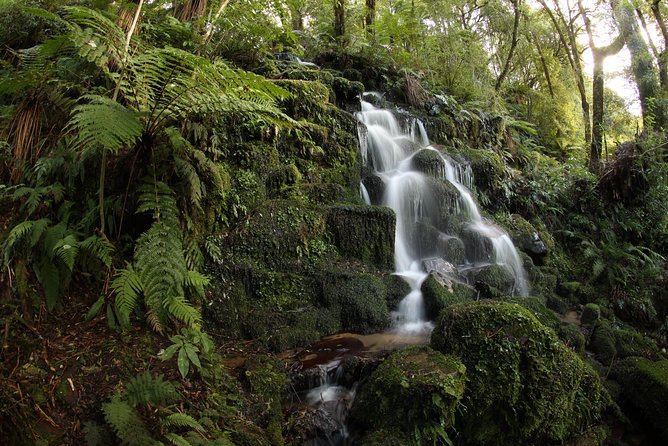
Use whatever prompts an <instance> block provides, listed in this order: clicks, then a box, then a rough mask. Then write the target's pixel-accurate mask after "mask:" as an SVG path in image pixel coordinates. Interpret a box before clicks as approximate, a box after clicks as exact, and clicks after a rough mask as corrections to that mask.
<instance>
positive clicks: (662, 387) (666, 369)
mask: <svg viewBox="0 0 668 446" xmlns="http://www.w3.org/2000/svg"><path fill="white" fill-rule="evenodd" d="M611 376H612V378H613V379H615V380H616V381H618V382H619V383H620V384H621V389H622V395H621V396H622V401H621V406H622V409H625V413H626V414H628V415H632V416H634V417H633V418H636V419H637V420H639V421H640V422H641V423H642V424H643V425H645V427H646V428H647V429H649V430H650V431H651V432H652V433H653V435H654V438H653V439H652V440H653V441H654V442H650V443H648V444H665V442H666V441H668V404H666V402H667V401H668V360H665V359H664V360H661V361H658V362H652V361H650V360H648V359H645V358H627V359H624V360H622V361H620V362H619V363H618V364H616V366H615V367H614V368H613V370H612V374H611Z"/></svg>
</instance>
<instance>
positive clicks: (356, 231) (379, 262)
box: [326, 205, 396, 270]
mask: <svg viewBox="0 0 668 446" xmlns="http://www.w3.org/2000/svg"><path fill="white" fill-rule="evenodd" d="M326 224H327V229H328V230H329V232H330V233H331V235H332V242H333V243H334V245H335V246H336V247H337V248H339V250H340V251H341V254H342V255H343V256H345V257H352V258H355V259H359V260H361V261H362V262H365V263H368V264H371V265H375V266H377V267H379V268H382V269H386V270H393V269H394V230H395V224H396V217H395V214H394V211H392V210H391V209H390V208H387V207H383V206H355V205H342V206H331V207H329V208H328V209H327V212H326Z"/></svg>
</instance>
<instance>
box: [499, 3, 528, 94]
mask: <svg viewBox="0 0 668 446" xmlns="http://www.w3.org/2000/svg"><path fill="white" fill-rule="evenodd" d="M512 3H513V9H514V10H515V19H514V21H513V34H512V37H511V39H510V49H509V50H508V57H507V58H506V62H505V63H504V64H503V69H502V70H501V73H500V74H499V77H498V78H497V79H496V85H495V86H494V90H496V91H499V90H500V89H501V85H503V81H504V79H505V78H506V76H507V75H508V71H510V62H511V61H512V59H513V53H514V52H515V47H517V33H518V30H519V27H520V17H521V15H522V12H521V11H520V0H512Z"/></svg>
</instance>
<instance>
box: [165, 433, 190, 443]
mask: <svg viewBox="0 0 668 446" xmlns="http://www.w3.org/2000/svg"><path fill="white" fill-rule="evenodd" d="M165 438H166V439H167V440H169V442H170V443H172V444H173V445H175V446H192V444H191V443H190V442H189V441H188V440H186V439H185V438H183V437H182V436H180V435H178V434H174V433H172V432H168V433H166V434H165Z"/></svg>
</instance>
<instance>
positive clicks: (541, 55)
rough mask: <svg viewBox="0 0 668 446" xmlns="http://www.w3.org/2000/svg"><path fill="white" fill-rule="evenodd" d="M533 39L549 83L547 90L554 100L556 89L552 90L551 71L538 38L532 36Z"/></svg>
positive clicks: (544, 74)
mask: <svg viewBox="0 0 668 446" xmlns="http://www.w3.org/2000/svg"><path fill="white" fill-rule="evenodd" d="M531 37H532V38H533V43H534V46H535V47H536V51H537V52H538V57H539V59H540V66H541V68H542V69H543V76H545V82H546V83H547V90H548V92H549V93H550V98H552V99H554V88H552V77H551V76H550V70H549V68H548V66H547V61H546V60H545V55H544V54H543V50H542V48H541V47H540V43H539V42H538V38H537V37H536V35H535V34H531Z"/></svg>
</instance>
